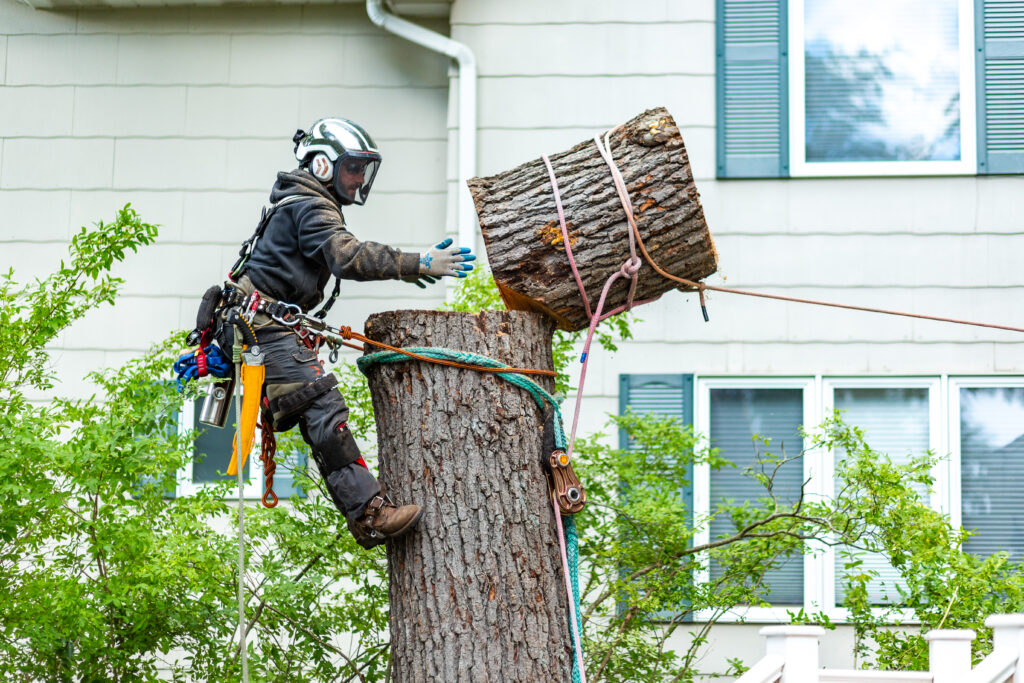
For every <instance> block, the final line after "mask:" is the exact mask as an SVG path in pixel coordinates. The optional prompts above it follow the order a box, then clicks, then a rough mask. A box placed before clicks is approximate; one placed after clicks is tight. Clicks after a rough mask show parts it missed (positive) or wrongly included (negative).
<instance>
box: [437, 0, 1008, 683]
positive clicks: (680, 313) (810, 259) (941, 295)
mask: <svg viewBox="0 0 1024 683" xmlns="http://www.w3.org/2000/svg"><path fill="white" fill-rule="evenodd" d="M714 20H715V3H714V1H713V0H700V1H698V2H668V1H665V2H646V3H642V4H636V3H624V2H617V1H615V0H592V1H584V0H571V1H570V0H561V1H559V2H551V1H549V0H519V1H518V2H514V3H512V2H506V1H503V0H456V2H455V3H454V5H453V8H452V15H451V24H452V37H453V38H454V39H456V40H459V41H461V42H464V43H466V44H467V45H469V46H470V48H471V49H472V50H473V51H474V52H475V53H476V56H477V59H478V62H479V70H480V81H479V92H480V114H479V116H480V134H479V141H480V144H479V170H480V173H481V174H482V175H487V174H490V173H496V172H499V171H502V170H505V169H507V168H510V167H512V166H514V165H517V164H520V163H523V162H525V161H528V160H530V159H537V158H538V157H539V156H540V154H542V153H548V154H551V153H554V152H559V151H562V150H564V149H567V148H568V147H570V146H572V145H574V144H576V143H578V142H580V141H582V140H585V139H587V138H589V137H591V136H592V135H593V134H594V133H598V132H602V131H603V130H605V129H607V128H609V127H612V126H615V125H617V124H619V123H622V122H624V121H626V120H628V119H630V118H632V117H633V116H634V115H636V114H637V113H639V112H641V111H643V110H644V109H647V108H652V107H655V106H660V105H664V106H666V107H667V108H668V110H669V111H670V112H671V113H672V114H673V117H674V118H675V120H676V123H677V124H678V125H679V128H680V130H681V132H682V135H683V139H684V141H685V142H686V146H687V151H688V153H689V157H690V161H691V165H692V168H693V172H694V176H695V179H696V183H697V187H698V189H699V190H700V192H701V196H702V200H703V203H704V208H705V212H706V216H707V220H708V224H709V226H710V229H711V232H712V235H713V236H714V238H715V241H716V244H717V247H718V253H719V259H720V269H719V271H720V272H719V275H717V276H715V277H714V278H712V279H711V281H712V282H714V283H715V284H723V285H725V286H729V287H737V288H751V289H757V290H761V291H765V292H772V293H778V294H783V295H786V296H793V297H803V298H815V299H826V300H832V301H837V302H844V303H850V304H855V305H861V306H870V307H877V308H887V309H899V310H905V311H910V312H915V313H924V314H934V315H940V316H946V317H957V318H967V319H971V320H981V321H991V322H995V323H1003V324H1009V325H1020V324H1021V323H1022V322H1024V320H1022V319H1021V316H1020V315H1019V310H1020V307H1019V303H1018V302H1019V300H1020V297H1021V294H1022V292H1024V289H1022V288H1024V268H1021V267H1020V266H1021V257H1020V254H1021V253H1024V252H1022V248H1024V231H1022V229H1021V226H1022V225H1024V181H1022V179H1021V178H1020V177H988V178H986V177H944V178H857V179H849V178H836V179H777V180H717V179H716V178H715V163H716V159H715V47H714V46H715V43H714V39H715V23H714ZM538 163H540V162H539V161H538ZM609 182H610V181H609ZM708 310H709V313H710V316H711V322H710V323H708V324H705V323H704V322H703V319H702V317H701V314H700V308H699V305H698V302H697V297H696V296H695V295H692V294H690V295H685V294H682V293H679V292H672V293H669V294H666V295H665V296H664V297H663V298H662V300H660V301H658V302H655V303H652V304H649V305H647V306H644V307H642V308H641V309H638V311H637V316H638V317H639V318H640V319H641V322H639V323H638V324H637V325H636V326H635V328H634V331H635V333H636V336H637V339H636V340H635V341H631V342H627V343H623V344H620V347H619V352H618V353H617V354H615V355H614V356H609V355H608V354H606V353H604V352H603V351H596V352H594V353H593V354H592V356H591V358H592V360H591V362H590V366H589V370H588V375H587V384H586V391H585V401H586V402H585V403H584V410H583V416H582V418H581V431H582V432H584V433H586V432H589V431H594V430H597V429H600V428H602V427H603V426H604V423H605V420H606V415H607V414H608V413H614V412H616V411H617V409H618V388H619V382H618V378H619V375H620V374H622V373H666V372H668V373H696V374H697V375H704V376H707V375H729V376H736V377H746V376H773V375H774V376H785V375H790V376H792V375H797V376H812V375H870V376H887V375H906V374H933V375H938V374H942V373H950V374H970V375H976V374H993V373H1004V374H1016V373H1020V372H1022V371H1024V354H1022V353H1021V352H1020V348H1021V347H1020V335H1019V334H1017V333H1010V332H999V331H995V330H985V329H981V328H971V327H958V326H953V325H949V324H944V323H938V322H929V321H923V320H913V319H908V318H893V317H886V316H879V315H874V314H868V313H859V312H853V311H842V310H838V309H829V308H819V307H811V306H803V305H797V304H787V303H781V302H772V301H764V300H758V299H753V298H747V297H737V296H734V295H728V294H717V293H709V295H708ZM572 407H573V406H572V405H571V402H570V405H568V406H566V409H567V414H571V412H570V411H571V410H572ZM609 436H610V437H611V436H613V435H611V434H610V435H609ZM756 631H757V627H755V626H752V625H738V624H737V625H721V626H718V627H716V630H715V633H714V634H713V636H712V638H711V642H712V646H711V650H710V652H709V653H708V657H707V658H706V659H705V660H704V662H703V663H702V665H701V667H702V668H703V669H705V670H712V671H713V670H721V669H722V668H724V666H725V660H726V658H728V657H731V656H736V655H737V654H738V653H742V655H743V656H744V658H745V659H748V663H749V661H751V660H750V656H753V653H756V652H760V649H759V648H760V647H761V645H760V644H758V643H757V642H756V638H755V634H756ZM686 640H687V638H686V637H685V636H681V637H680V638H679V640H678V642H676V645H677V646H679V647H685V643H686ZM851 652H852V635H851V633H850V630H849V629H847V628H844V627H840V629H839V630H838V631H835V632H829V633H828V635H827V636H826V640H825V648H823V653H824V654H823V657H824V659H823V664H824V665H825V666H830V667H836V666H850V665H852V659H851V657H852V655H851ZM746 653H750V656H746Z"/></svg>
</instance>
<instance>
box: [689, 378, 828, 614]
mask: <svg viewBox="0 0 1024 683" xmlns="http://www.w3.org/2000/svg"><path fill="white" fill-rule="evenodd" d="M812 395H813V382H812V380H809V379H738V378H737V379H734V378H722V379H717V378H707V379H698V380H697V391H696V400H695V405H694V418H695V420H694V426H695V428H696V430H697V432H699V433H700V434H704V435H706V436H707V438H708V439H709V441H710V446H712V447H715V448H718V449H720V451H721V455H722V456H723V457H725V458H727V459H729V460H730V461H732V462H733V463H734V464H736V465H737V467H736V468H724V469H721V470H718V471H712V470H711V468H709V467H708V466H707V465H699V466H697V467H695V468H694V487H695V491H694V512H695V513H696V515H697V517H698V518H703V517H706V516H707V515H708V514H709V513H710V512H711V511H712V510H714V509H715V507H716V506H717V505H718V504H719V503H721V502H722V501H725V500H732V501H734V502H737V503H740V502H742V501H744V500H759V499H763V498H764V497H765V492H764V489H763V487H761V486H760V485H759V484H758V483H757V482H756V481H754V480H753V479H751V478H750V477H748V476H745V475H744V469H745V468H746V467H748V466H750V465H751V464H753V462H754V460H755V458H757V457H758V456H760V455H763V451H764V450H765V449H764V448H763V446H759V445H758V444H755V443H754V442H753V440H752V437H753V436H754V435H755V434H756V435H758V436H761V437H765V438H768V439H770V440H771V441H770V443H769V447H768V449H767V450H768V451H770V452H771V453H772V454H773V455H775V456H777V457H782V456H783V455H784V456H785V457H787V458H792V457H795V456H797V455H799V454H800V452H801V451H802V450H803V446H804V444H803V439H802V438H801V436H800V434H799V428H800V426H801V425H804V424H810V423H811V422H812V421H813V415H811V414H809V413H808V412H807V409H808V407H809V406H811V405H812V404H813V400H811V396H812ZM811 471H812V470H811V464H810V461H809V460H808V459H807V458H799V459H797V460H794V461H793V462H787V463H785V464H783V465H782V466H781V467H780V468H779V472H778V473H777V475H776V477H775V486H774V491H775V494H776V495H777V496H778V497H779V500H780V502H781V503H792V502H794V501H795V500H796V499H797V498H798V497H799V495H800V488H801V486H802V485H803V482H804V481H805V480H807V479H808V477H809V475H810V473H811ZM732 531H734V526H733V524H732V520H730V519H722V518H715V519H713V520H712V521H711V523H710V524H709V525H708V526H707V527H706V528H703V529H698V530H697V533H696V534H695V537H694V542H695V543H698V544H699V543H707V542H708V541H710V540H712V539H714V538H717V537H720V536H723V535H725V534H728V533H730V532H732ZM807 566H808V565H807V559H806V558H805V557H791V558H788V559H787V560H786V561H785V562H784V563H783V564H782V565H781V566H779V567H777V568H776V569H773V570H771V571H770V572H768V574H767V575H766V576H765V582H766V583H767V584H768V586H769V588H770V591H769V593H768V596H767V599H768V601H769V602H771V603H772V604H773V605H774V606H775V607H771V608H763V607H747V608H741V609H740V610H739V613H738V614H736V615H734V616H736V617H741V618H747V619H768V620H775V619H784V618H785V615H786V609H787V608H789V609H792V608H794V607H802V606H803V605H804V603H805V601H806V597H807V596H806V595H805V590H804V588H805V586H806V580H805V576H806V572H807ZM719 571H720V570H719V569H718V567H716V566H715V564H714V563H711V565H710V566H709V567H708V570H707V572H706V573H705V576H703V577H698V578H699V579H703V580H705V581H706V580H713V579H714V578H715V577H716V576H718V574H719ZM699 616H700V615H698V618H699Z"/></svg>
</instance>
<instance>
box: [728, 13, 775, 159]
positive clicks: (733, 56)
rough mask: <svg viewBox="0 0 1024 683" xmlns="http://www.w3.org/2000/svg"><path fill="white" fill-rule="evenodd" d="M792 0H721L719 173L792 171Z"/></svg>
mask: <svg viewBox="0 0 1024 683" xmlns="http://www.w3.org/2000/svg"><path fill="white" fill-rule="evenodd" d="M786 5H787V3H786V0H718V3H717V8H716V36H715V53H716V56H715V64H716V72H717V79H716V88H717V92H716V101H717V114H716V125H717V131H718V142H717V145H718V149H717V153H718V177H720V178H777V177H783V176H788V175H789V134H788V118H789V114H788V99H787V98H788V87H787V80H788V78H787V69H788V65H787V62H788V58H787V36H786Z"/></svg>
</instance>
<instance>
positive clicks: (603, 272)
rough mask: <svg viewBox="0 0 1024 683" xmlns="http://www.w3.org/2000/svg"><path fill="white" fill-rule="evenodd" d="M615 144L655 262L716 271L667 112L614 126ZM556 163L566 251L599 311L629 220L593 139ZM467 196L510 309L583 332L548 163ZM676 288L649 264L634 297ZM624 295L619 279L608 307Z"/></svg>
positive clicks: (697, 275)
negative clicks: (544, 316)
mask: <svg viewBox="0 0 1024 683" xmlns="http://www.w3.org/2000/svg"><path fill="white" fill-rule="evenodd" d="M609 140H610V144H611V149H612V156H613V158H614V159H615V161H616V163H617V164H618V166H619V169H620V170H621V171H622V175H623V178H624V179H625V181H626V187H627V189H628V190H629V196H630V200H631V201H632V202H633V212H634V215H635V216H636V220H637V228H638V229H639V231H640V235H641V237H642V238H643V240H644V244H646V245H647V249H648V251H649V252H650V254H651V257H652V258H653V259H654V261H655V263H657V264H658V265H659V266H661V268H663V269H664V270H666V271H668V272H669V273H672V274H673V275H677V276H679V277H684V278H687V279H690V280H699V279H702V278H705V277H707V276H708V275H711V274H712V273H714V272H715V270H716V269H717V267H718V256H717V254H716V253H715V246H714V244H713V242H712V241H711V234H710V232H709V231H708V226H707V223H705V221H704V211H703V209H702V208H701V205H700V199H699V196H698V194H697V187H696V186H695V185H694V183H693V173H692V172H691V171H690V163H689V160H688V159H687V156H686V148H685V147H684V146H683V139H682V137H681V136H680V134H679V129H678V128H677V127H676V124H675V121H673V120H672V116H671V115H670V114H669V113H668V111H667V110H666V109H664V108H658V109H651V110H649V111H645V112H644V113H643V114H641V115H639V116H637V117H636V118H634V119H633V120H632V121H629V122H628V123H626V124H623V125H621V126H618V127H617V128H615V129H614V130H613V131H612V134H611V136H610V138H609ZM550 159H551V165H552V167H553V168H554V171H555V177H556V178H557V180H558V185H559V189H560V193H561V197H562V206H563V207H564V210H565V219H566V224H567V227H568V232H569V244H570V246H571V247H572V250H573V255H574V257H575V259H576V264H577V267H578V268H579V270H580V276H581V279H582V281H583V285H584V287H585V288H586V290H587V295H588V298H589V299H590V305H591V308H592V309H593V308H595V307H596V306H597V301H598V299H599V298H600V295H601V288H602V287H603V286H604V283H605V281H606V280H607V279H608V277H609V276H610V275H611V274H612V273H613V272H615V271H616V270H618V269H619V267H620V266H621V265H622V264H623V262H624V261H625V260H626V259H627V258H628V257H629V246H628V242H627V234H626V231H627V229H628V223H627V221H626V215H625V212H624V211H623V208H622V204H621V202H620V201H619V196H618V194H617V193H616V191H615V186H614V184H613V181H612V177H611V173H610V171H609V169H608V166H607V165H606V164H605V162H604V159H602V157H601V155H600V153H599V152H598V150H597V147H596V145H595V144H594V141H593V140H592V139H591V140H586V141H584V142H581V143H580V144H578V145H576V146H575V147H573V148H572V149H570V150H568V151H566V152H562V153H560V154H555V155H552V156H550ZM469 189H470V192H472V194H473V200H474V202H475V203H476V211H477V215H478V216H479V218H480V228H481V230H482V231H483V236H484V242H485V243H486V245H487V258H488V260H489V262H490V267H491V271H492V272H493V274H494V279H495V281H496V282H497V283H498V287H499V288H500V289H501V293H502V296H503V297H504V299H505V303H506V304H508V307H509V308H511V309H516V310H538V311H542V312H544V313H546V314H548V315H550V316H552V317H553V318H554V319H555V320H556V321H557V323H558V326H559V327H561V328H562V329H566V330H578V329H582V328H585V327H587V325H588V324H589V320H588V319H587V317H586V313H585V309H584V306H583V303H582V301H581V298H580V294H579V290H578V288H577V286H576V281H575V280H574V279H573V276H572V270H571V269H570V266H569V261H568V259H567V257H566V255H565V248H564V247H563V246H562V243H563V240H562V233H561V230H560V228H559V224H558V213H557V211H556V209H555V200H554V194H553V193H552V190H551V181H550V180H549V178H548V173H547V169H546V168H545V166H544V162H543V160H541V159H535V160H534V161H530V162H528V163H525V164H523V165H521V166H517V167H516V168H513V169H512V170H510V171H505V172H504V173H499V174H498V175H494V176H491V177H488V178H472V179H470V181H469ZM638 253H639V252H638ZM676 286H678V285H677V283H674V282H672V281H671V280H669V279H667V278H664V277H662V276H661V275H658V274H657V273H656V272H654V270H653V269H652V268H651V267H650V265H648V264H646V263H645V264H644V266H643V268H642V269H641V270H640V273H639V286H638V287H637V292H636V299H637V300H640V299H647V298H651V297H655V296H658V295H660V294H662V293H664V292H666V291H668V290H670V289H672V288H674V287H676ZM628 289H629V285H628V280H626V279H625V278H623V279H621V280H620V281H617V282H616V283H615V284H614V285H613V286H612V290H611V292H610V293H609V297H608V303H607V304H606V306H605V310H606V311H608V310H611V309H613V308H615V307H616V306H619V305H622V304H624V303H626V296H627V293H628Z"/></svg>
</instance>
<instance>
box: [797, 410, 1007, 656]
mask: <svg viewBox="0 0 1024 683" xmlns="http://www.w3.org/2000/svg"><path fill="white" fill-rule="evenodd" d="M814 445H815V446H824V447H827V448H829V449H841V450H842V451H844V452H845V457H844V458H843V459H842V460H841V461H840V463H839V464H838V466H837V472H836V476H837V481H838V482H839V486H840V487H841V488H840V490H839V492H838V494H837V502H836V503H835V508H836V511H837V513H838V514H839V515H841V519H839V520H837V521H838V522H839V523H840V524H842V525H844V526H848V527H850V528H853V527H855V526H856V525H857V524H860V525H862V529H863V532H862V533H861V534H860V536H859V538H858V539H857V540H856V543H855V545H856V547H857V548H859V549H862V550H866V551H872V552H878V553H882V554H884V555H885V556H886V557H887V558H888V560H889V562H890V563H891V564H892V566H893V568H894V569H896V570H897V571H898V572H899V582H898V583H897V585H895V586H887V587H886V588H887V589H888V592H889V597H890V598H891V602H890V603H889V604H888V605H873V604H871V600H870V599H869V597H868V592H867V587H868V583H869V582H870V581H871V580H872V579H874V578H876V576H875V575H876V572H872V571H865V570H864V569H863V562H862V560H860V559H859V558H858V557H857V555H856V553H850V552H847V553H846V555H845V557H846V558H847V562H846V566H845V572H844V577H843V578H842V580H843V581H845V582H846V585H847V587H848V590H847V598H846V603H845V605H844V606H845V607H847V608H848V609H849V610H850V612H851V623H852V624H853V626H854V630H855V635H856V647H857V654H858V656H859V657H860V658H861V661H862V662H863V663H864V664H865V665H872V666H877V667H879V668H884V669H894V670H927V669H928V645H927V642H926V641H925V639H924V637H923V634H924V633H927V632H928V631H930V630H932V629H935V628H967V629H973V630H974V631H976V632H977V633H978V634H979V635H978V638H977V639H976V640H975V641H974V643H973V653H974V659H975V661H976V662H977V661H978V660H980V659H981V657H982V656H984V655H985V654H987V653H988V652H989V651H990V650H991V636H992V634H991V630H990V629H988V628H986V627H985V625H984V620H985V618H986V617H987V616H989V615H991V614H998V613H1008V612H1021V611H1024V571H1022V569H1024V567H1022V566H1021V564H1019V563H1011V562H1010V561H1009V558H1008V557H1007V555H1006V553H996V554H994V555H992V556H990V557H987V558H979V557H976V556H973V555H970V554H968V553H965V552H964V551H963V550H962V546H963V542H964V541H965V540H966V539H967V537H968V536H969V533H968V532H965V531H964V530H962V529H957V528H955V527H953V526H952V524H950V521H949V518H948V517H946V516H945V515H943V514H941V513H939V512H936V511H934V510H932V509H931V508H929V507H928V506H927V505H926V503H925V502H924V501H923V500H922V491H923V490H930V488H931V486H932V484H933V483H934V482H933V481H932V477H931V471H932V467H933V465H934V464H935V462H936V458H935V457H933V456H931V455H927V456H925V457H921V458H917V459H914V460H912V461H911V462H909V463H907V464H905V465H897V464H894V463H893V462H892V461H891V460H890V459H889V458H888V457H886V456H885V455H884V454H882V453H879V452H877V451H875V450H873V449H872V448H871V447H870V446H869V445H868V444H867V443H866V442H865V440H864V434H863V432H862V431H861V430H860V429H858V428H857V427H854V426H850V425H847V424H844V423H843V422H842V421H841V420H840V419H839V418H838V416H837V417H834V418H832V419H830V420H828V421H827V422H825V423H824V424H823V425H822V427H821V429H820V430H819V433H818V434H817V435H816V436H815V441H814ZM905 612H909V613H910V615H912V622H916V623H915V626H916V625H917V624H919V625H920V629H919V630H918V629H917V628H911V629H909V630H902V629H897V630H893V629H891V628H890V626H891V625H892V624H893V623H898V622H899V621H900V620H901V618H900V616H901V614H902V613H905Z"/></svg>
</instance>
